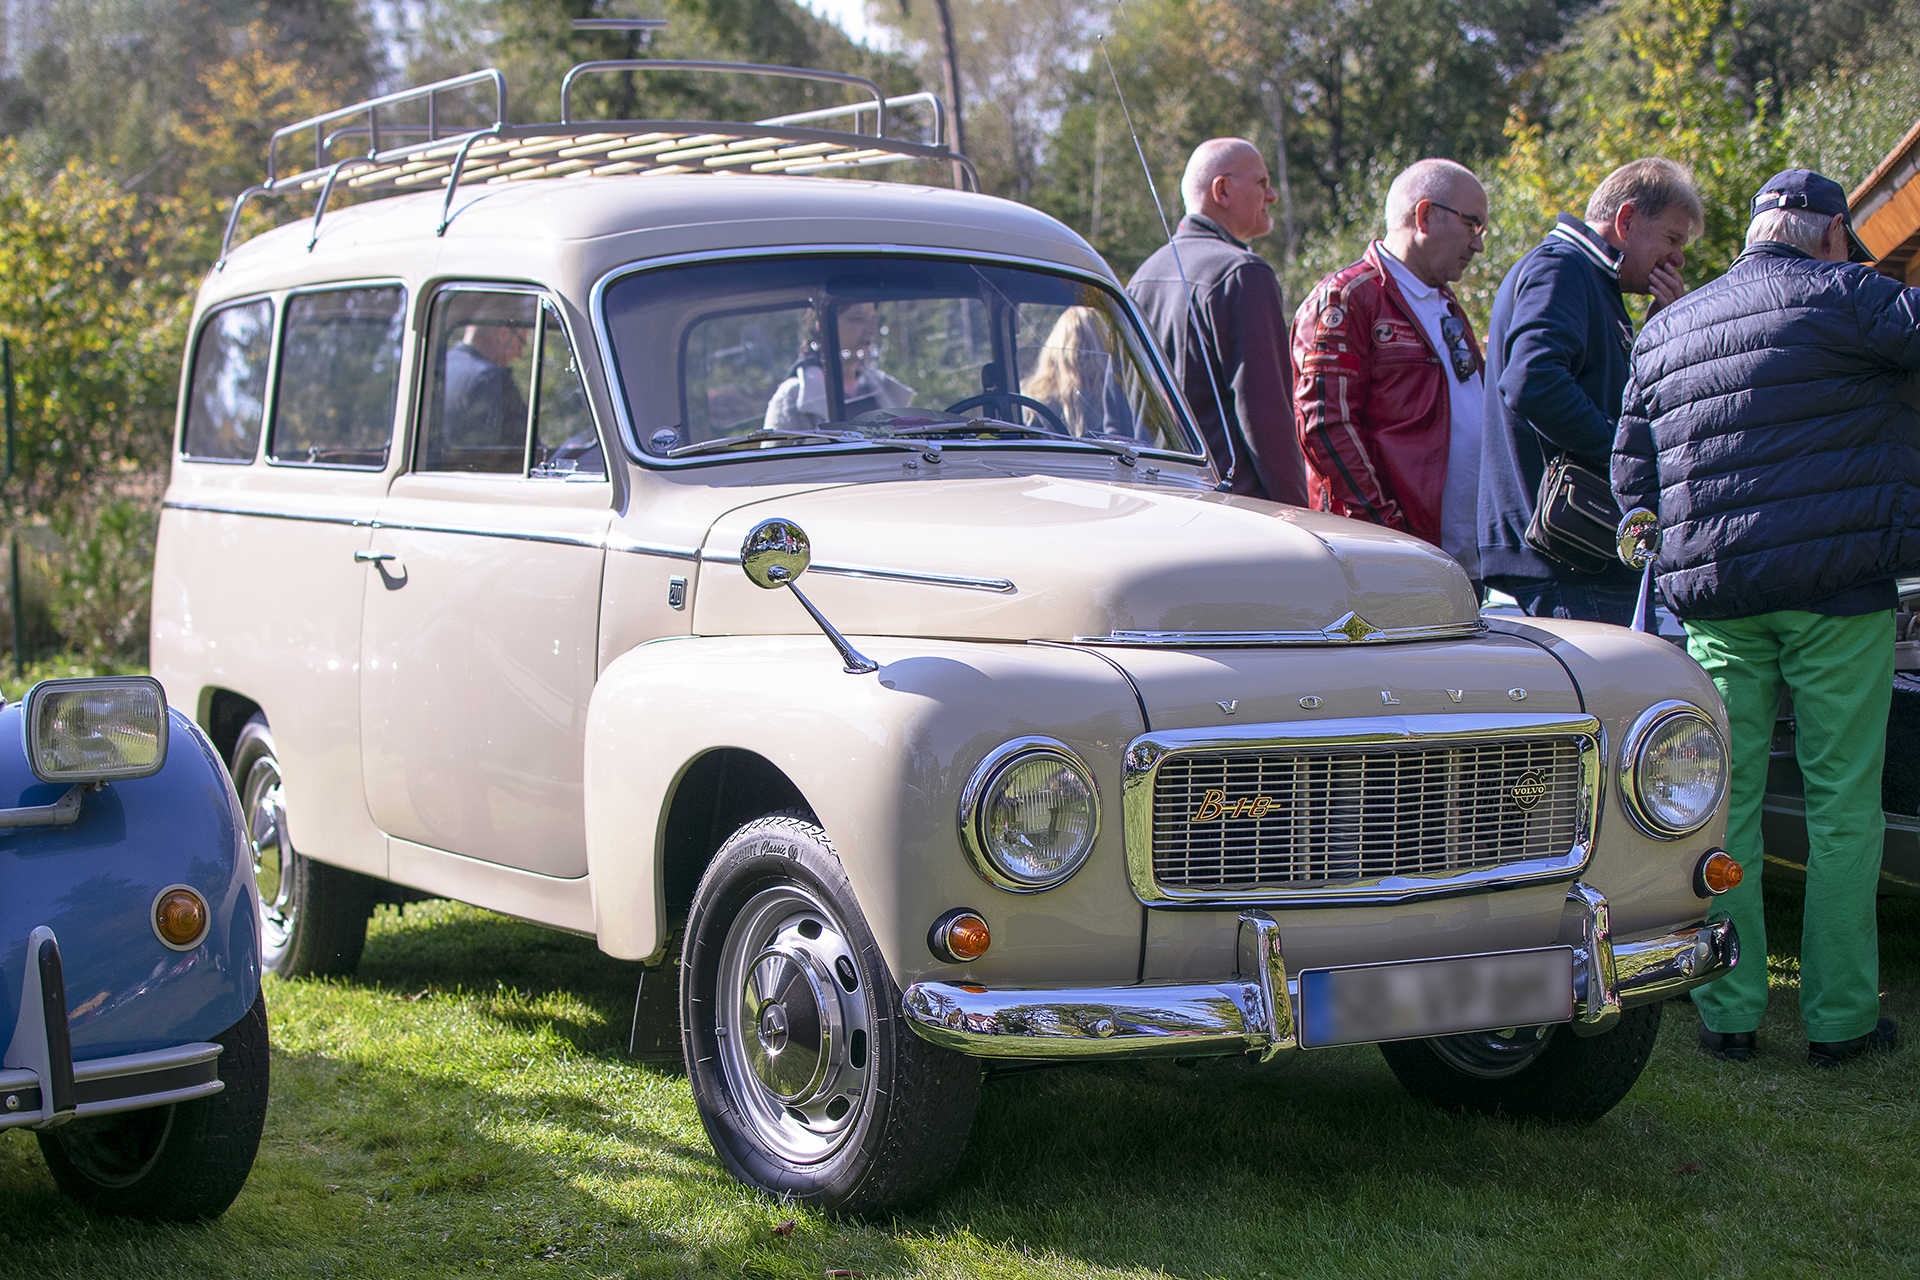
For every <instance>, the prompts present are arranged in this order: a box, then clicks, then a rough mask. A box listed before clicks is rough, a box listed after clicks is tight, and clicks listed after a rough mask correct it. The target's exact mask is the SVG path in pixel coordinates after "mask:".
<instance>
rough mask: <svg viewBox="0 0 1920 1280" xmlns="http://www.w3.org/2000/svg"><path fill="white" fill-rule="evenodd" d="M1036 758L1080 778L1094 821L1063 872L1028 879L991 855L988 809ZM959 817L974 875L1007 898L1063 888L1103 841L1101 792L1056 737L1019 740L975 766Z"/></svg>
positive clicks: (1071, 751) (1088, 771)
mask: <svg viewBox="0 0 1920 1280" xmlns="http://www.w3.org/2000/svg"><path fill="white" fill-rule="evenodd" d="M1036 756H1041V757H1051V758H1053V759H1055V760H1058V761H1059V762H1060V763H1061V764H1064V765H1065V766H1067V767H1068V768H1070V769H1072V770H1073V771H1074V773H1076V774H1077V775H1078V776H1079V779H1080V781H1081V782H1082V783H1083V784H1084V785H1085V787H1086V789H1087V797H1088V801H1089V804H1090V807H1091V809H1092V819H1093V820H1092V821H1091V822H1090V823H1089V824H1088V827H1087V834H1086V837H1085V839H1084V840H1083V841H1082V842H1081V845H1080V847H1079V849H1078V850H1077V851H1076V852H1075V853H1074V855H1073V856H1072V857H1071V859H1069V860H1068V862H1067V864H1066V866H1065V868H1064V869H1063V870H1061V871H1058V872H1056V873H1055V874H1053V875H1051V876H1047V877H1044V878H1035V877H1030V876H1025V875H1022V874H1020V873H1019V872H1017V871H1014V870H1013V869H1011V868H1009V867H1007V866H1005V865H1003V864H1002V863H1001V862H1000V861H999V860H998V859H997V858H995V857H994V856H993V853H992V849H991V845H990V843H989V842H988V839H987V832H986V816H987V804H988V801H989V799H990V798H991V797H992V795H993V793H994V789H995V788H996V787H997V786H998V784H999V783H1000V781H1001V779H1002V778H1004V777H1005V776H1006V774H1007V772H1008V771H1009V770H1010V769H1012V768H1013V767H1014V766H1015V765H1018V764H1023V763H1025V762H1027V761H1029V760H1031V759H1033V758H1034V757H1036ZM959 817H960V843H961V846H962V847H963V848H965V849H966V851H967V857H968V859H969V861H971V862H972V863H973V869H974V871H975V872H977V873H978V874H979V876H980V878H981V879H982V880H985V881H986V882H987V883H988V884H990V885H993V886H994V887H995V888H997V889H1004V890H1006V891H1007V892H1008V893H1039V892H1041V891H1042V890H1046V889H1053V888H1057V887H1058V886H1060V885H1062V884H1065V883H1066V882H1067V881H1068V880H1070V879H1072V878H1073V876H1074V874H1075V873H1076V872H1078V871H1079V870H1080V868H1081V867H1084V866H1085V865H1086V864H1087V859H1088V858H1089V857H1091V856H1092V854H1093V847H1094V845H1095V844H1097V843H1098V842H1099V839H1100V788H1099V787H1098V786H1097V785H1096V784H1095V782H1094V778H1093V771H1092V770H1091V769H1089V768H1087V765H1086V762H1085V761H1084V760H1082V759H1081V758H1080V756H1079V754H1078V753H1077V752H1075V751H1074V749H1073V748H1072V747H1069V746H1067V744H1066V743H1064V742H1060V741H1058V740H1056V739H1053V738H1041V737H1027V738H1015V739H1013V740H1012V741H1011V742H1005V743H1002V744H1001V745H1000V746H998V747H996V748H995V749H994V750H992V751H990V752H988V753H987V754H986V756H985V757H983V758H982V759H981V761H980V763H979V764H978V765H976V766H975V767H974V770H973V773H972V775H971V776H970V777H968V779H967V784H966V786H965V787H963V788H962V789H961V791H960V813H959Z"/></svg>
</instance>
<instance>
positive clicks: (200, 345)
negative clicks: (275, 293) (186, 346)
mask: <svg viewBox="0 0 1920 1280" xmlns="http://www.w3.org/2000/svg"><path fill="white" fill-rule="evenodd" d="M272 349H273V303H272V302H271V301H270V300H269V299H266V298H262V299H260V300H259V301H258V302H247V303H242V304H241V305H240V306H237V307H223V308H221V309H220V310H218V311H216V312H214V313H213V314H212V315H211V316H208V317H207V321H206V323H205V324H203V325H201V326H200V338H199V341H198V342H196V343H195V344H194V350H193V381H192V383H191V384H190V385H189V386H188V389H187V427H186V432H185V434H184V435H183V436H182V438H181V442H180V452H181V453H182V454H184V455H185V456H186V457H189V458H192V459H194V460H195V461H198V462H252V461H253V455H254V453H255V452H256V451H257V450H258V449H259V447H260V424H261V422H262V421H263V420H264V419H265V417H266V409H267V359H268V356H269V355H270V353H271V352H272Z"/></svg>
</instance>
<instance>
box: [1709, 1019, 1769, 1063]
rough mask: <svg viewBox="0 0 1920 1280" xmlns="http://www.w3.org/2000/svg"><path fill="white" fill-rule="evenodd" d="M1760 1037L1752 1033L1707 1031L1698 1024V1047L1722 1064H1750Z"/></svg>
mask: <svg viewBox="0 0 1920 1280" xmlns="http://www.w3.org/2000/svg"><path fill="white" fill-rule="evenodd" d="M1759 1044H1760V1037H1759V1035H1758V1034H1757V1033H1755V1032H1752V1031H1709V1030H1707V1024H1706V1023H1704V1022H1703V1023H1701V1024H1700V1047H1701V1048H1702V1049H1705V1050H1706V1051H1707V1052H1708V1053H1710V1054H1712V1055H1713V1056H1714V1057H1716V1058H1719V1059H1720V1060H1721V1061H1722V1062H1751V1061H1753V1051H1754V1050H1755V1049H1756V1048H1758V1047H1759Z"/></svg>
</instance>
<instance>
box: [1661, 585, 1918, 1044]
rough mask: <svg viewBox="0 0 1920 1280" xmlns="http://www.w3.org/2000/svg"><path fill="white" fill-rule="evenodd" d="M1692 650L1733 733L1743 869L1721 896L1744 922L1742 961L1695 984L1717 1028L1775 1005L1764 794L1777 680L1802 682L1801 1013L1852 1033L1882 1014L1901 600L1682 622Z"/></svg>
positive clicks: (1736, 834)
mask: <svg viewBox="0 0 1920 1280" xmlns="http://www.w3.org/2000/svg"><path fill="white" fill-rule="evenodd" d="M1687 652H1688V653H1690V654H1692V655H1693V657H1694V660H1695V661H1697V662H1698V663H1699V664H1700V665H1701V666H1702V667H1704V668H1705V669H1706V672H1707V675H1709V676H1710V677H1712V679H1713V683H1714V685H1715V686H1716V687H1717V688H1718V689H1719V690H1720V696H1721V697H1722V698H1723V699H1725V700H1726V704H1727V723H1728V726H1729V728H1730V729H1731V730H1732V735H1731V738H1732V740H1731V741H1729V742H1728V743H1727V748H1728V753H1729V754H1730V755H1731V757H1732V760H1731V763H1732V766H1733V768H1732V770H1731V777H1730V778H1729V779H1728V788H1727V791H1728V795H1727V852H1728V853H1730V854H1732V855H1733V857H1734V859H1735V861H1737V862H1739V864H1740V866H1741V868H1742V869H1743V870H1745V872H1746V878H1745V879H1743V880H1742V881H1741V882H1740V884H1739V885H1738V887H1736V888H1733V889H1730V890H1728V891H1727V892H1726V893H1725V894H1723V895H1721V896H1720V897H1718V898H1716V899H1714V901H1713V905H1712V908H1711V909H1712V910H1713V912H1714V914H1715V915H1722V914H1724V915H1726V916H1728V917H1730V918H1731V919H1732V920H1733V925H1734V928H1736V929H1738V930H1739V931H1740V963H1739V964H1738V965H1737V966H1735V968H1734V969H1733V971H1732V972H1731V973H1729V974H1727V975H1726V976H1725V977H1723V978H1718V979H1716V980H1715V981H1713V982H1710V983H1708V984H1707V985H1706V986H1704V987H1701V988H1699V989H1698V990H1696V991H1695V992H1694V993H1693V1003H1694V1006H1695V1007H1696V1008H1698V1009H1699V1011H1700V1020H1701V1021H1702V1022H1704V1023H1705V1024H1706V1025H1707V1029H1708V1030H1710V1031H1720V1032H1729V1031H1753V1030H1756V1029H1758V1028H1759V1026H1760V1019H1761V1016H1762V1015H1763V1014H1764V1013H1765V1011H1766V1007H1767V918H1766V915H1765V913H1764V912H1763V911H1762V910H1761V906H1760V882H1761V878H1762V877H1761V871H1762V867H1763V865H1764V864H1763V860H1762V856H1761V855H1762V852H1763V851H1762V849H1761V843H1760V805H1761V799H1762V797H1763V796H1764V795H1765V793H1766V788H1767V762H1768V752H1769V749H1770V747H1771V746H1772V742H1773V722H1774V713H1775V712H1776V711H1777V710H1778V708H1779V706H1780V688H1781V686H1782V685H1785V686H1786V687H1787V688H1789V689H1791V690H1793V719H1794V724H1795V726H1796V731H1795V734H1794V754H1795V755H1796V757H1797V758H1798V760H1799V763H1800V774H1801V777H1802V778H1804V779H1805V781H1806V798H1807V800H1806V802H1807V888H1806V916H1805V920H1804V923H1803V924H1802V926H1801V934H1800V1018H1801V1021H1802V1022H1804V1023H1805V1024H1806V1028H1807V1039H1809V1040H1820V1041H1829V1040H1851V1039H1853V1038H1854V1037H1855V1036H1863V1035H1865V1034H1867V1033H1868V1032H1869V1031H1872V1030H1873V1028H1874V1024H1875V1023H1876V1022H1877V1021H1878V1020H1879V1017H1880V948H1879V941H1878V936H1877V934H1876V932H1875V919H1874V894H1875V891H1876V890H1877V889H1878V888H1879V884H1880V850H1881V846H1882V845H1883V843H1884V842H1885V839H1886V819H1885V815H1884V814H1883V813H1882V812H1881V808H1880V772H1881V764H1882V761H1883V759H1884V758H1885V755H1886V745H1887V707H1888V704H1889V703H1890V702H1891V700H1892V698H1893V613H1892V612H1891V611H1890V610H1889V611H1883V612H1880V613H1868V614H1862V615H1861V616H1859V617H1855V618H1830V617H1827V616H1826V615H1825V614H1819V613H1807V612H1805V611H1802V610H1798V609H1783V610H1780V611H1779V612H1777V613H1762V614H1757V615H1755V616H1753V617H1748V618H1728V619H1722V620H1719V621H1714V622H1694V621H1689V622H1688V623H1687Z"/></svg>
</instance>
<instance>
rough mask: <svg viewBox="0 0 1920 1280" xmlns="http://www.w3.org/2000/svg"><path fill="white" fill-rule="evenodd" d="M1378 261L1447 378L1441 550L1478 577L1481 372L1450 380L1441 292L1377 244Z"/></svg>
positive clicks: (1483, 407)
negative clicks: (1445, 463) (1445, 472)
mask: <svg viewBox="0 0 1920 1280" xmlns="http://www.w3.org/2000/svg"><path fill="white" fill-rule="evenodd" d="M1380 261H1381V263H1382V264H1383V265H1385V267H1386V268H1387V270H1388V271H1390V272H1392V273H1393V282H1394V283H1395V284H1397V285H1399V286H1400V295H1401V296H1402V297H1403V298H1405V299H1406V300H1407V307H1408V308H1409V309H1410V310H1411V311H1412V312H1413V317H1414V319H1416V320H1418V321H1419V322H1420V327H1421V329H1422V330H1424V331H1425V333H1426V335H1427V341H1428V342H1431V343H1432V344H1433V349H1434V351H1435V352H1436V353H1438V354H1439V356H1440V369H1441V376H1442V377H1444V378H1445V379H1446V380H1447V408H1448V410H1449V417H1450V421H1449V423H1448V434H1447V483H1446V486H1445V487H1444V488H1443V489H1441V491H1440V549H1441V550H1442V551H1444V552H1446V553H1447V554H1448V555H1450V556H1452V557H1453V558H1454V559H1455V560H1457V561H1459V562H1460V567H1461V568H1462V569H1465V570H1466V571H1467V576H1468V577H1469V578H1478V577H1479V576H1480V532H1479V528H1478V526H1477V524H1476V513H1477V511H1478V504H1479V495H1480V436H1481V433H1482V431H1483V430H1484V418H1485V414H1486V404H1485V401H1484V398H1483V397H1482V395H1481V390H1480V388H1481V379H1480V371H1479V370H1477V369H1476V370H1475V371H1474V374H1473V376H1472V377H1471V378H1468V379H1467V380H1466V381H1465V382H1462V381H1460V379H1459V378H1458V377H1457V376H1455V374H1454V372H1453V359H1452V357H1451V356H1450V355H1449V354H1448V352H1447V339H1446V335H1445V334H1444V333H1442V332H1441V329H1440V323H1441V321H1443V320H1445V319H1446V318H1447V317H1448V316H1449V315H1452V314H1453V313H1452V312H1451V311H1450V310H1448V308H1447V300H1446V299H1445V298H1444V297H1442V296H1441V295H1440V290H1439V289H1438V288H1437V287H1435V286H1433V285H1430V284H1428V283H1426V282H1425V281H1424V280H1422V279H1420V278H1419V277H1418V276H1416V275H1414V274H1413V271H1412V270H1411V269H1410V268H1409V267H1408V266H1407V264H1406V263H1404V262H1402V261H1400V259H1398V258H1396V257H1394V256H1393V254H1391V253H1390V252H1388V251H1387V246H1386V244H1385V243H1380Z"/></svg>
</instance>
